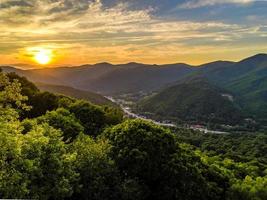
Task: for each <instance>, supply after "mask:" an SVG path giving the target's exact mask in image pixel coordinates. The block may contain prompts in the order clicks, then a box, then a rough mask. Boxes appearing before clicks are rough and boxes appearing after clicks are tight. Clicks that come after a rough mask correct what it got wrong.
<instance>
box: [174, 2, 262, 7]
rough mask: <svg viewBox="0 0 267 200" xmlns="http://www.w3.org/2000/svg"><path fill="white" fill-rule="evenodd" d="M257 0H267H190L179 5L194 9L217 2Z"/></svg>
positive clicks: (243, 3)
mask: <svg viewBox="0 0 267 200" xmlns="http://www.w3.org/2000/svg"><path fill="white" fill-rule="evenodd" d="M256 1H266V0H189V1H187V2H185V3H183V4H181V5H178V8H184V9H193V8H199V7H204V6H214V5H217V4H241V5H246V4H250V3H253V2H256Z"/></svg>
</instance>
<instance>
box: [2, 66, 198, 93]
mask: <svg viewBox="0 0 267 200" xmlns="http://www.w3.org/2000/svg"><path fill="white" fill-rule="evenodd" d="M3 70H4V71H12V68H10V67H8V68H7V67H3ZM194 70H196V68H193V67H191V66H189V65H186V64H171V65H146V64H140V63H128V64H122V65H112V64H109V63H99V64H95V65H83V66H79V67H63V68H49V69H35V70H17V69H15V68H13V71H15V72H16V73H18V74H19V75H22V76H26V77H27V78H28V79H29V80H31V81H33V82H43V83H48V84H56V85H67V86H71V87H75V88H79V89H82V90H89V91H94V92H98V93H101V94H105V95H107V94H108V95H113V94H123V93H137V92H140V91H144V92H149V91H151V90H157V89H159V88H161V87H163V86H164V85H166V84H171V83H173V82H175V81H176V80H177V79H179V78H181V77H184V76H185V75H187V74H189V73H191V72H193V71H194Z"/></svg>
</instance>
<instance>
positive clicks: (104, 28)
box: [0, 0, 266, 65]
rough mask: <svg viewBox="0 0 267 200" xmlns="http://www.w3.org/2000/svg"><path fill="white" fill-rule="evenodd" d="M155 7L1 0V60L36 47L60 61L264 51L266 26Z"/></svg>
mask: <svg viewBox="0 0 267 200" xmlns="http://www.w3.org/2000/svg"><path fill="white" fill-rule="evenodd" d="M189 2H190V1H189ZM189 2H188V3H189ZM201 2H202V4H203V2H206V3H207V2H218V1H206V0H202V1H201ZM229 2H230V1H229ZM231 2H234V1H231ZM235 2H243V3H245V2H248V1H245V0H244V1H235ZM188 5H189V4H188ZM155 10H156V8H154V7H151V6H150V7H144V8H141V9H136V8H132V7H131V4H130V3H128V2H127V1H123V3H121V2H117V3H115V4H114V5H112V6H107V5H105V4H104V3H103V1H101V0H91V1H88V0H20V1H18V0H2V1H1V4H0V28H1V32H0V55H1V57H2V60H1V62H2V63H11V62H13V63H17V62H19V63H21V62H30V60H29V57H30V55H31V49H34V48H38V47H45V48H49V49H52V50H53V51H54V52H55V55H56V57H57V60H55V62H56V63H55V64H61V65H62V64H83V63H94V62H102V61H109V62H114V63H122V62H130V61H138V62H147V63H170V62H177V61H184V62H189V63H199V62H206V61H207V60H211V59H214V58H216V56H218V55H219V54H222V55H226V54H227V55H229V56H231V55H232V52H233V51H240V49H242V48H244V46H250V51H249V52H251V51H253V50H255V51H256V50H259V49H260V50H262V49H263V50H266V45H265V44H266V43H263V42H262V41H261V40H263V39H264V40H266V25H265V24H253V25H246V24H238V23H226V22H223V21H222V20H206V21H203V20H201V21H196V20H190V19H186V20H184V19H179V18H170V17H164V16H157V15H155ZM261 38H263V39H261ZM252 42H253V45H252ZM256 45H257V46H256ZM219 47H220V48H219ZM240 56H243V55H240ZM200 57H202V60H201V59H200Z"/></svg>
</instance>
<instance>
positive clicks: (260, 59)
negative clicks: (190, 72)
mask: <svg viewBox="0 0 267 200" xmlns="http://www.w3.org/2000/svg"><path fill="white" fill-rule="evenodd" d="M197 75H198V76H202V77H205V78H207V79H208V80H209V81H210V82H212V83H213V84H216V85H218V86H219V87H222V88H224V89H226V90H229V91H231V92H233V93H235V94H236V95H238V96H240V97H241V102H240V103H241V105H242V107H243V108H244V110H246V111H247V112H248V113H252V114H254V115H255V116H257V117H261V118H266V117H267V54H258V55H255V56H252V57H249V58H246V59H244V60H242V61H240V62H237V63H229V64H228V65H224V66H218V65H217V64H216V65H215V66H213V67H205V66H203V68H202V69H201V70H200V71H198V72H197Z"/></svg>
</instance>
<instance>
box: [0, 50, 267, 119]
mask: <svg viewBox="0 0 267 200" xmlns="http://www.w3.org/2000/svg"><path fill="white" fill-rule="evenodd" d="M2 68H3V70H4V71H7V72H10V71H12V72H16V73H18V74H19V75H22V76H26V77H27V78H28V79H29V80H31V81H33V82H43V83H47V84H54V85H66V86H70V87H73V88H78V89H80V90H88V91H93V92H97V93H100V94H102V95H117V94H125V93H138V92H144V93H146V92H151V91H157V92H158V91H160V93H161V92H162V91H164V89H166V90H167V91H168V90H169V87H172V86H174V85H179V84H182V83H184V82H185V81H186V82H188V81H190V80H195V79H196V78H197V79H199V78H200V79H203V80H206V81H207V82H208V83H209V84H210V85H211V87H216V88H219V89H220V90H226V91H229V92H230V93H232V94H233V95H235V96H236V97H237V104H238V105H239V106H240V108H241V109H242V110H243V111H245V112H247V113H250V114H252V115H254V116H259V117H262V118H267V54H258V55H255V56H252V57H249V58H246V59H244V60H242V61H240V62H228V61H216V62H212V63H208V64H204V65H200V66H190V65H187V64H182V63H178V64H170V65H146V64H140V63H128V64H121V65H112V64H109V63H99V64H95V65H83V66H78V67H64V68H49V69H34V70H21V69H16V68H14V67H10V66H9V67H2ZM199 84H200V85H201V83H199ZM180 87H181V86H179V87H178V88H177V90H178V89H180ZM177 93H178V94H179V93H180V92H179V91H178V92H177ZM192 95H194V94H193V92H192ZM177 104H179V102H177ZM173 106H174V105H173Z"/></svg>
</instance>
